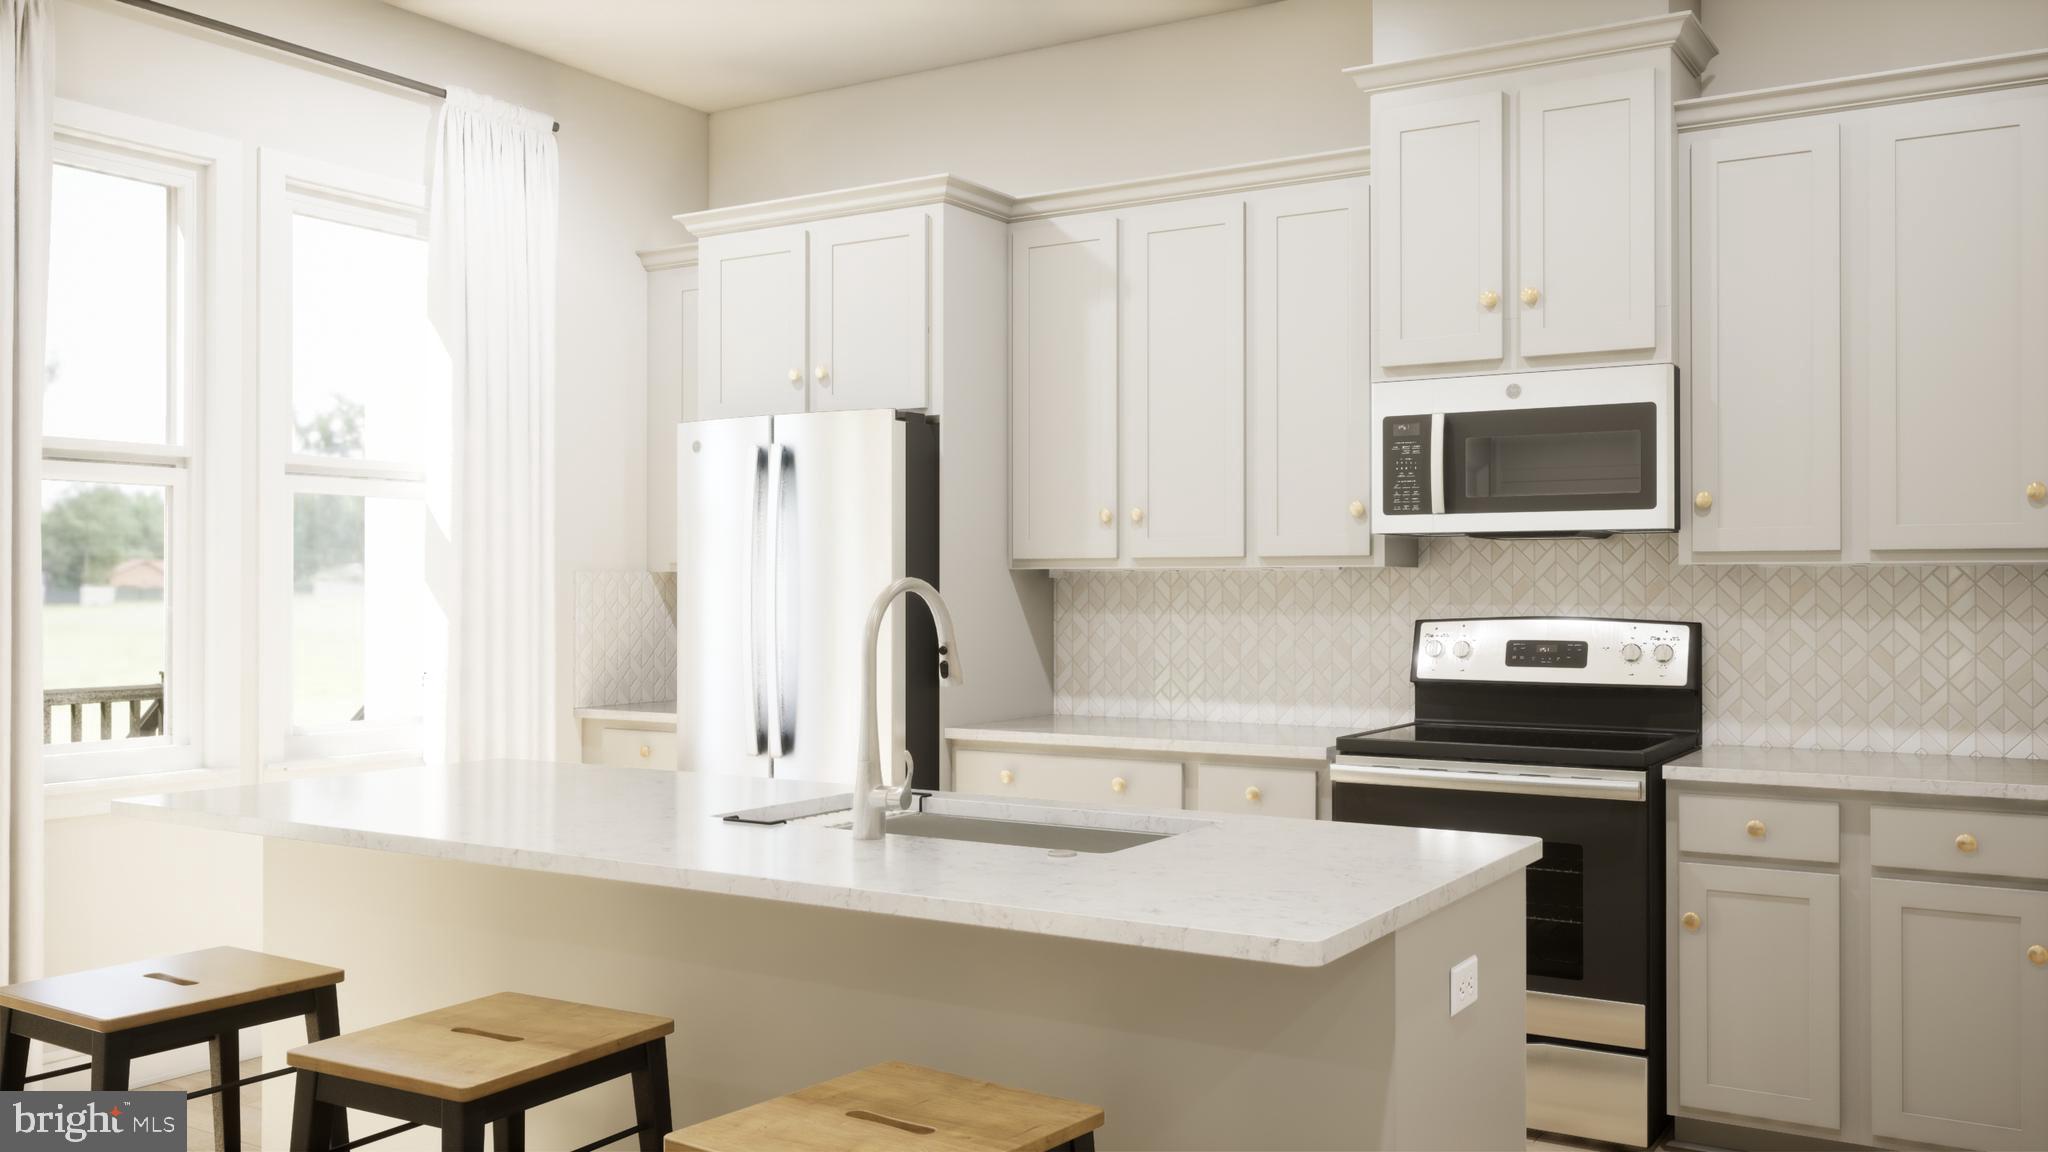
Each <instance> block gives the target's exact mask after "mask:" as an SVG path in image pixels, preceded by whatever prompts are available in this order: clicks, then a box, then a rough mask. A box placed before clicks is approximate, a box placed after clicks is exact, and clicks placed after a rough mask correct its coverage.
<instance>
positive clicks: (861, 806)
mask: <svg viewBox="0 0 2048 1152" xmlns="http://www.w3.org/2000/svg"><path fill="white" fill-rule="evenodd" d="M905 592H915V593H917V594H918V595H919V596H921V597H923V598H924V602H925V605H926V606H927V607H929V608H930V609H931V610H932V619H933V620H934V621H935V622H937V624H938V626H939V679H940V680H941V681H943V682H945V683H949V684H958V683H960V652H959V648H958V646H957V645H956V644H954V642H953V614H952V613H951V612H949V611H947V610H946V601H945V598H944V597H942V596H940V595H939V590H938V589H937V588H934V587H932V586H931V585H930V584H928V583H926V582H924V581H923V580H919V579H917V578H916V577H914V576H906V577H904V578H903V579H901V580H898V581H896V582H895V583H893V584H891V585H889V586H888V587H887V588H884V589H882V594H881V595H880V596H877V597H875V603H874V605H873V606H872V607H870V608H869V609H868V629H867V645H866V647H864V648H862V649H861V662H860V753H859V755H860V759H859V761H858V762H857V763H856V764H855V765H854V770H853V838H854V839H855V840H880V839H881V838H882V831H883V829H882V821H883V818H884V817H885V816H886V815H887V814H888V811H889V809H891V808H907V807H909V806H910V765H908V764H905V765H904V766H903V783H901V784H899V785H897V786H896V787H894V788H891V787H888V785H887V782H886V781H885V780H884V779H883V778H882V773H881V764H882V736H881V733H880V731H879V730H878V729H877V728H876V726H875V708H876V704H875V650H876V648H877V646H878V645H879V644H880V642H881V636H882V617H883V616H885V615H887V614H888V611H889V605H891V604H894V603H895V602H896V600H897V598H898V597H900V596H902V595H903V594H904V593H905ZM909 755H910V753H909V751H908V750H907V749H906V750H904V751H903V755H901V756H898V757H896V759H898V760H905V759H907V758H908V757H909Z"/></svg>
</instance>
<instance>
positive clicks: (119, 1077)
mask: <svg viewBox="0 0 2048 1152" xmlns="http://www.w3.org/2000/svg"><path fill="white" fill-rule="evenodd" d="M127 1089H128V1038H127V1037H125V1036H123V1035H121V1034H120V1033H118V1032H95V1033H93V1035H92V1090H93V1091H95V1092H125V1091H127Z"/></svg>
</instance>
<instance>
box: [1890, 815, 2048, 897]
mask: <svg viewBox="0 0 2048 1152" xmlns="http://www.w3.org/2000/svg"><path fill="white" fill-rule="evenodd" d="M1870 863H1871V864H1872V865H1873V866H1874V867H1878V868H1921V869H1925V870H1927V871H1930V872H1967V873H1970V874H1972V875H1977V876H2025V877H2027V878H2029V879H2033V880H2048V816H2032V815H2028V814H2026V813H2024V812H1952V811H1948V810H1945V809H1940V808H1885V807H1876V808H1872V809H1871V810H1870Z"/></svg>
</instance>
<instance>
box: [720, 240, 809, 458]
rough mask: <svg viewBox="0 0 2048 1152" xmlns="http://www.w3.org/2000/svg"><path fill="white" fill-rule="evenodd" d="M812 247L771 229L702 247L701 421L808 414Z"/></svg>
mask: <svg viewBox="0 0 2048 1152" xmlns="http://www.w3.org/2000/svg"><path fill="white" fill-rule="evenodd" d="M809 239H810V236H809V233H808V232H807V231H806V230H805V229H803V228H799V227H784V228H763V229H760V230H758V231H754V232H737V233H732V234H729V235H722V236H708V237H706V238H705V239H704V241H703V243H702V244H701V245H700V246H699V250H698V252H699V263H698V291H699V297H698V307H699V309H700V314H699V315H700V335H701V337H702V343H703V346H702V348H701V349H700V351H699V353H698V363H699V370H698V383H699V391H698V394H697V405H696V407H697V413H696V414H697V418H698V419H702V420H711V419H718V418H722V417H728V416H773V415H777V414H780V413H787V412H802V411H804V409H805V404H806V389H805V382H804V377H805V373H804V363H805V359H806V357H805V343H804V342H805V327H806V320H805V307H806V299H807V295H808V287H807V285H808V281H809V261H810V257H809Z"/></svg>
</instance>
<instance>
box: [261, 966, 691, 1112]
mask: <svg viewBox="0 0 2048 1152" xmlns="http://www.w3.org/2000/svg"><path fill="white" fill-rule="evenodd" d="M675 1027H676V1025H675V1021H673V1020H671V1019H669V1018H667V1017H666V1016H647V1015H642V1014H641V1013H638V1012H620V1011H617V1010H615V1009H611V1008H600V1007H597V1006H595V1005H590V1004H577V1003H574V1002H571V1001H568V1000H550V999H548V998H546V997H543V996H528V995H525V994H523V993H519V992H500V993H498V994H496V995H493V996H485V997H483V998H482V999H478V1000H470V1001H467V1002H465V1003H462V1004H455V1005H451V1006H450V1007H447V1008H437V1009H435V1010H434V1011H432V1012H423V1013H421V1014H420V1015H418V1016H408V1017H406V1018H405V1019H403V1020H393V1021H391V1022H390V1023H388V1024H379V1025H376V1026H375V1027H371V1028H365V1029H363V1030H362V1031H360V1032H347V1033H343V1034H342V1035H340V1036H336V1037H333V1038H332V1039H328V1040H321V1041H317V1042H315V1043H312V1044H307V1045H305V1046H304V1047H301V1048H294V1049H292V1050H291V1051H290V1052H287V1053H286V1054H285V1063H287V1064H289V1065H291V1066H292V1067H294V1068H301V1069H304V1070H306V1071H309V1072H316V1073H319V1074H320V1075H322V1076H334V1077H340V1078H342V1079H346V1080H353V1081H358V1082H361V1083H366V1084H376V1085H381V1086H383V1087H386V1088H394V1089H397V1090H399V1091H401V1092H411V1093H415V1094H417V1095H420V1096H426V1097H430V1098H432V1099H435V1100H444V1101H449V1102H453V1103H468V1102H470V1101H474V1100H480V1099H482V1098H484V1097H486V1096H490V1095H493V1094H495V1093H499V1092H503V1091H505V1090H506V1089H508V1088H516V1087H518V1086H520V1085H522V1084H527V1083H531V1082H532V1081H535V1080H539V1079H541V1078H543V1077H546V1076H548V1075H550V1074H552V1073H555V1072H560V1071H562V1070H564V1069H567V1068H572V1067H575V1066H577V1065H581V1064H587V1063H589V1062H591V1061H593V1060H598V1059H601V1058H603V1057H605V1056H609V1055H612V1054H613V1053H616V1052H622V1051H625V1050H626V1049H628V1048H633V1047H637V1046H639V1045H643V1044H647V1043H648V1042H650V1041H653V1040H658V1039H660V1038H662V1037H664V1036H667V1035H669V1034H670V1033H671V1032H674V1031H675Z"/></svg>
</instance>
